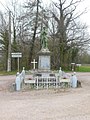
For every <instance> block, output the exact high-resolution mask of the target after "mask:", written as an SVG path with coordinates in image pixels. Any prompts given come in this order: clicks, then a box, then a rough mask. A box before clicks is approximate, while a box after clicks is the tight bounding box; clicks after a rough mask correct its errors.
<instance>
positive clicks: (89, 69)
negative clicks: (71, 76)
mask: <svg viewBox="0 0 90 120" xmlns="http://www.w3.org/2000/svg"><path fill="white" fill-rule="evenodd" d="M76 71H77V72H90V66H80V67H79V68H76Z"/></svg>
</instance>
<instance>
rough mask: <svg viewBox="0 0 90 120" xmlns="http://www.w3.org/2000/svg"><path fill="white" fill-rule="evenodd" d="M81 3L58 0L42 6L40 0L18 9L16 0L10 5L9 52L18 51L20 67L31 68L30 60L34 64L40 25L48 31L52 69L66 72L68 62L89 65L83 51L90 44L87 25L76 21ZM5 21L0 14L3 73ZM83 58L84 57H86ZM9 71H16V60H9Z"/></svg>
mask: <svg viewBox="0 0 90 120" xmlns="http://www.w3.org/2000/svg"><path fill="white" fill-rule="evenodd" d="M81 2H82V0H70V1H68V0H58V2H57V3H56V2H52V3H51V4H50V5H49V6H47V7H44V5H43V2H42V1H41V0H34V1H31V0H29V1H28V2H26V3H23V6H19V8H18V9H17V5H18V2H17V4H16V0H15V1H14V2H12V9H8V11H7V18H8V17H9V16H8V12H9V11H11V14H12V15H11V51H10V52H11V53H12V52H21V53H22V55H23V56H22V58H21V59H20V67H21V69H22V67H23V66H25V68H26V69H31V68H32V66H31V61H32V60H33V59H34V58H35V59H36V60H37V61H38V56H37V53H38V52H39V50H40V48H41V45H40V33H41V31H42V29H43V26H45V27H47V28H48V48H49V50H50V51H51V53H52V54H51V67H52V69H59V67H60V66H61V67H62V68H63V69H69V68H70V65H71V63H73V62H75V63H89V57H90V56H89V55H88V54H87V52H86V50H87V49H88V45H89V42H90V37H89V34H88V32H87V26H86V25H85V24H84V23H82V22H81V21H80V16H81V15H83V14H84V12H85V10H83V11H82V12H81V13H78V12H77V7H78V5H79V4H80V3H81ZM9 24H10V23H9V21H8V19H6V16H5V15H4V14H3V13H2V12H0V43H1V46H2V47H1V48H2V51H3V56H2V58H1V60H0V69H1V70H7V59H8V48H9V29H8V28H9ZM86 56H87V57H86ZM11 64H12V65H11V66H12V68H11V69H12V70H16V69H17V59H13V58H11Z"/></svg>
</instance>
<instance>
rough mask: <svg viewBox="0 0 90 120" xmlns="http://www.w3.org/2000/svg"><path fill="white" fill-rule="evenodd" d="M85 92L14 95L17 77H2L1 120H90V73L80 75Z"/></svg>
mask: <svg viewBox="0 0 90 120" xmlns="http://www.w3.org/2000/svg"><path fill="white" fill-rule="evenodd" d="M77 78H78V79H79V80H80V81H81V82H82V88H76V89H72V88H70V89H66V90H65V91H63V90H60V89H57V90H55V89H52V90H31V91H28V90H27V91H21V92H15V91H10V90H9V88H10V86H11V85H12V83H13V82H14V81H15V76H0V120H90V73H77Z"/></svg>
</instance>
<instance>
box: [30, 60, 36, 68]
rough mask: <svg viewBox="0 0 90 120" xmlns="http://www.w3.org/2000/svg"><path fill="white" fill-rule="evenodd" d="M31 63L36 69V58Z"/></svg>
mask: <svg viewBox="0 0 90 120" xmlns="http://www.w3.org/2000/svg"><path fill="white" fill-rule="evenodd" d="M31 63H32V64H33V69H35V64H36V63H37V62H36V61H35V59H33V61H32V62H31Z"/></svg>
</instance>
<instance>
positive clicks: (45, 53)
mask: <svg viewBox="0 0 90 120" xmlns="http://www.w3.org/2000/svg"><path fill="white" fill-rule="evenodd" d="M50 54H51V52H50V51H49V49H48V48H45V49H44V48H42V49H41V50H40V51H39V52H38V56H39V59H38V72H50V68H51V65H50Z"/></svg>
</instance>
